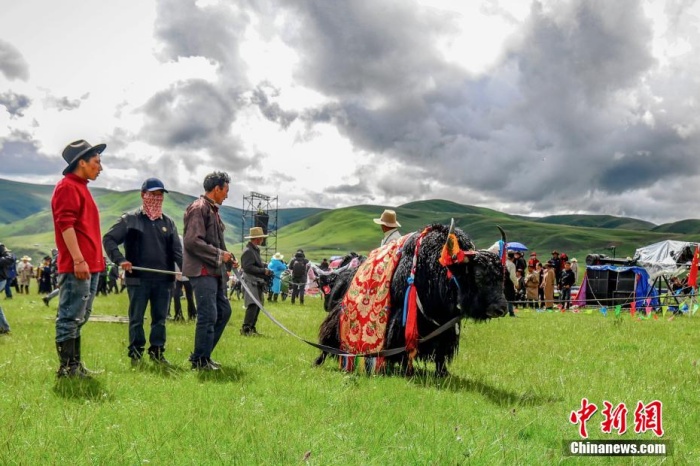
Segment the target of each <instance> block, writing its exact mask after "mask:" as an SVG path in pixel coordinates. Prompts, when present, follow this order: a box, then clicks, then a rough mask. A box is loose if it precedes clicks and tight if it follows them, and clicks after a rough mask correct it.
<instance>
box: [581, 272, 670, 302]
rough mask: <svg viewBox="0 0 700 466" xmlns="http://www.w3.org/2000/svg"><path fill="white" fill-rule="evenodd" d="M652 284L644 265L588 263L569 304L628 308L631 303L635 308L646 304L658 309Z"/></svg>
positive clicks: (656, 294)
mask: <svg viewBox="0 0 700 466" xmlns="http://www.w3.org/2000/svg"><path fill="white" fill-rule="evenodd" d="M653 285H654V283H653V282H652V280H650V277H649V272H647V271H646V269H644V268H643V267H638V266H625V267H620V266H615V265H589V266H588V267H586V275H585V276H584V277H583V282H582V283H581V288H580V289H579V292H578V294H577V295H576V297H575V298H574V299H573V300H572V304H575V305H578V306H584V305H598V306H606V307H612V306H617V305H618V304H620V305H622V306H623V307H630V306H631V304H632V303H634V305H635V306H636V308H637V309H644V308H645V307H646V306H647V304H648V305H650V306H652V307H654V308H657V307H659V305H660V302H659V293H658V291H657V290H656V288H655V287H654V286H653ZM647 300H648V301H647Z"/></svg>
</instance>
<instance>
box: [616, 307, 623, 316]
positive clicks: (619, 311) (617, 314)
mask: <svg viewBox="0 0 700 466" xmlns="http://www.w3.org/2000/svg"><path fill="white" fill-rule="evenodd" d="M621 312H622V305H621V304H618V305H617V306H615V317H620V313H621Z"/></svg>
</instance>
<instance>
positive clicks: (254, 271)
mask: <svg viewBox="0 0 700 466" xmlns="http://www.w3.org/2000/svg"><path fill="white" fill-rule="evenodd" d="M267 236H268V235H266V234H265V233H264V232H263V229H262V228H261V227H253V228H251V229H250V230H249V235H248V236H246V237H245V239H248V240H250V241H248V244H246V247H245V249H243V253H241V269H243V283H245V284H246V285H247V286H248V290H247V291H246V292H245V294H244V296H243V303H244V304H245V317H244V318H243V325H242V326H241V335H243V336H246V337H249V336H257V335H260V334H259V333H258V330H257V328H256V327H255V326H256V324H257V322H258V314H259V313H260V305H262V304H263V303H264V302H265V287H266V286H267V277H270V276H272V274H273V273H272V270H270V269H268V268H267V267H266V266H265V263H264V262H263V260H262V257H260V245H261V244H262V243H263V241H264V240H265V238H267ZM256 301H257V302H256Z"/></svg>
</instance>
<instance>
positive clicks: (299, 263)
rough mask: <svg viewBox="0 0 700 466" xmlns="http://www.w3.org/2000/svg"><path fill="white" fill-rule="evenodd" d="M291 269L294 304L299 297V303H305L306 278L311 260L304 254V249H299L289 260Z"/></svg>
mask: <svg viewBox="0 0 700 466" xmlns="http://www.w3.org/2000/svg"><path fill="white" fill-rule="evenodd" d="M289 270H291V271H292V284H291V288H292V304H294V300H295V299H296V298H297V297H298V298H299V304H304V292H305V291H306V280H307V274H308V272H309V261H308V260H307V259H306V256H305V255H304V251H302V250H301V249H299V250H298V251H297V252H296V254H294V259H292V260H291V261H290V262H289Z"/></svg>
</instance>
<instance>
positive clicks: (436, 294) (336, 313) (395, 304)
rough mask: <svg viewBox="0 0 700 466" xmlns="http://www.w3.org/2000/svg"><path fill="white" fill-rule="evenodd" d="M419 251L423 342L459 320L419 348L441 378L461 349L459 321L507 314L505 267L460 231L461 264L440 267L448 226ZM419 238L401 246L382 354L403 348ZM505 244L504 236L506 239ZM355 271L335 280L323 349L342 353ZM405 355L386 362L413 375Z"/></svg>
mask: <svg viewBox="0 0 700 466" xmlns="http://www.w3.org/2000/svg"><path fill="white" fill-rule="evenodd" d="M425 231H426V232H427V233H425V235H424V237H423V238H422V239H421V244H420V247H419V250H418V255H417V257H416V258H417V261H416V267H415V274H414V284H415V290H416V292H417V296H418V301H419V302H420V305H421V306H419V308H418V312H417V313H416V315H417V330H418V335H419V336H420V337H421V338H424V337H425V336H427V335H429V334H430V333H431V332H433V331H435V330H436V329H438V328H439V327H441V326H442V325H443V324H446V323H447V322H450V321H451V320H453V319H455V318H456V319H457V320H456V323H455V325H453V326H450V327H448V328H447V329H446V330H445V331H443V332H442V333H440V334H439V335H437V336H435V337H434V338H431V339H429V340H427V341H423V342H419V343H418V346H417V357H418V358H420V359H422V360H431V361H434V362H435V373H436V375H437V376H441V377H442V376H446V375H447V367H446V362H449V361H451V360H452V358H453V357H454V356H455V355H456V353H457V350H458V347H459V329H460V320H461V318H471V319H474V320H477V321H483V320H487V319H490V318H495V317H501V316H503V315H505V314H506V313H507V303H506V300H505V297H504V294H503V280H504V267H503V265H502V263H501V260H500V258H499V257H498V255H497V254H494V253H492V252H489V251H475V248H474V244H473V243H472V241H471V240H470V239H469V238H468V237H467V236H466V235H465V233H464V232H463V231H461V230H460V229H455V230H454V237H456V240H457V243H458V245H459V248H457V249H452V251H461V252H460V255H459V259H458V260H455V259H456V256H452V259H453V260H451V261H448V263H447V264H446V265H442V264H441V262H440V258H441V255H444V252H443V251H444V248H445V245H446V242H447V239H448V236H449V234H450V231H451V230H450V228H448V227H447V226H445V225H440V224H434V225H430V226H429V227H427V228H426V230H425ZM419 236H420V235H419V233H414V234H413V235H412V236H410V237H409V238H408V239H406V240H405V243H403V246H402V250H401V251H400V258H399V259H398V263H397V264H396V267H395V269H394V274H393V277H392V279H391V285H390V312H389V316H388V321H387V323H386V335H385V337H384V349H393V348H403V347H404V346H405V345H406V338H405V334H404V333H405V332H404V325H403V323H402V322H403V308H404V299H405V297H406V293H407V290H408V286H407V283H408V280H409V277H410V276H411V270H412V266H413V259H414V252H415V249H416V242H417V240H418V238H419ZM504 243H505V235H504ZM356 271H357V269H351V270H345V271H344V272H342V273H341V274H340V275H339V276H338V277H337V279H336V282H335V286H334V288H333V291H332V296H333V300H332V301H331V303H330V306H331V311H330V312H329V314H328V315H327V316H326V319H325V320H324V321H323V323H322V324H321V328H320V331H319V340H320V344H321V345H324V346H327V347H331V348H338V349H340V348H341V335H340V322H341V315H342V313H343V311H344V309H343V304H342V302H343V295H345V292H346V291H347V290H348V288H349V287H350V284H351V282H352V280H353V277H354V275H355V272H356ZM327 356H328V353H327V352H323V353H322V354H321V355H320V356H319V357H318V358H317V359H316V361H315V364H316V365H321V364H323V362H324V361H325V359H326V357H327ZM407 356H408V355H407V353H406V352H401V353H399V354H394V355H389V356H387V357H386V358H385V361H386V363H387V364H388V365H389V366H390V367H391V366H393V365H394V364H395V363H401V364H402V367H403V368H404V370H405V371H406V372H407V373H408V374H410V372H411V371H412V365H411V363H410V358H408V357H407Z"/></svg>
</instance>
